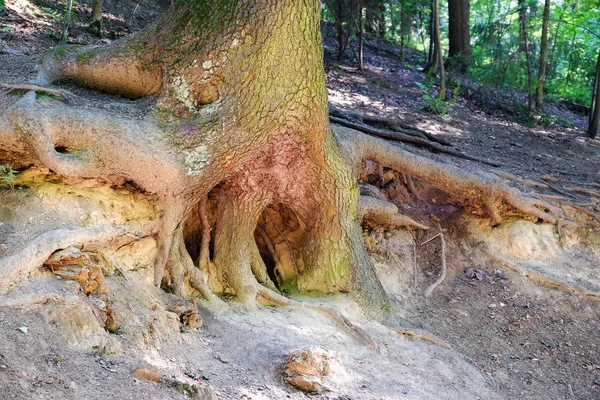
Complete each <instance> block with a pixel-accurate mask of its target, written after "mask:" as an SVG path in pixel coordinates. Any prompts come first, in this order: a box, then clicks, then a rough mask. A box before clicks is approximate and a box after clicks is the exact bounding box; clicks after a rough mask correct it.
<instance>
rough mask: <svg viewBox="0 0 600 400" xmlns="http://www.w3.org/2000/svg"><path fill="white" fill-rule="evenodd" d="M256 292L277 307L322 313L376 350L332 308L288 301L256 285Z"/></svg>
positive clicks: (366, 337)
mask: <svg viewBox="0 0 600 400" xmlns="http://www.w3.org/2000/svg"><path fill="white" fill-rule="evenodd" d="M256 292H257V296H259V297H261V298H263V299H264V300H266V301H268V302H270V303H273V304H275V305H278V306H285V307H296V308H308V309H310V310H314V311H318V312H321V313H324V314H326V315H327V316H329V317H330V318H331V319H332V320H333V321H334V322H335V323H336V324H338V325H339V326H340V327H341V328H343V329H344V330H346V331H347V332H349V333H350V334H351V335H352V336H354V337H356V338H357V339H359V340H360V342H361V343H363V344H364V345H366V346H368V347H370V348H372V349H374V350H376V349H377V343H375V342H374V341H373V339H371V337H370V336H369V335H368V334H367V333H366V332H365V331H364V330H362V329H361V328H360V327H359V326H357V325H356V324H354V323H353V322H352V321H350V320H349V319H348V318H346V317H345V316H344V315H342V314H341V313H340V312H339V311H337V310H335V309H333V308H329V307H324V306H317V305H314V304H306V303H300V302H297V301H294V300H291V299H288V298H287V297H285V296H282V295H280V294H278V293H275V292H273V291H272V290H270V289H267V288H265V287H264V286H261V285H257V290H256Z"/></svg>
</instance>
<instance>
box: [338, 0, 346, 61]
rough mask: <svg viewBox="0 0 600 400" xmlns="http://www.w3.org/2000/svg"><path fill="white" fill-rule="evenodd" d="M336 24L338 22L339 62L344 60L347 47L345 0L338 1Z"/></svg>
mask: <svg viewBox="0 0 600 400" xmlns="http://www.w3.org/2000/svg"><path fill="white" fill-rule="evenodd" d="M336 15H337V17H336V22H337V40H338V56H337V59H338V61H342V60H343V59H344V50H345V49H346V45H345V44H344V26H343V25H342V21H343V20H344V0H337V7H336Z"/></svg>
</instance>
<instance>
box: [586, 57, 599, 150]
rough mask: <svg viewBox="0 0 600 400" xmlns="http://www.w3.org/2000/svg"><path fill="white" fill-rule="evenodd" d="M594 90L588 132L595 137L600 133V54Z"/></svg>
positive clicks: (591, 136)
mask: <svg viewBox="0 0 600 400" xmlns="http://www.w3.org/2000/svg"><path fill="white" fill-rule="evenodd" d="M593 87H594V88H593V90H592V109H591V110H590V118H589V125H588V131H587V134H588V136H589V137H590V138H592V139H595V138H596V135H597V134H598V126H600V107H599V105H600V54H599V55H598V62H597V64H596V77H595V78H594V86H593Z"/></svg>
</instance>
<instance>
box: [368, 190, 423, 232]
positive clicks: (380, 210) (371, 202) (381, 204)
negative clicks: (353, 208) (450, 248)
mask: <svg viewBox="0 0 600 400" xmlns="http://www.w3.org/2000/svg"><path fill="white" fill-rule="evenodd" d="M360 211H361V214H362V220H363V223H364V224H366V225H368V226H371V227H377V226H383V227H387V228H392V229H393V228H399V227H415V228H418V229H429V227H428V226H427V225H423V224H420V223H418V222H417V221H415V220H413V219H412V218H410V217H407V216H406V215H402V214H399V213H398V207H397V206H396V205H395V204H392V203H390V202H387V201H384V200H379V199H376V198H374V197H371V196H360Z"/></svg>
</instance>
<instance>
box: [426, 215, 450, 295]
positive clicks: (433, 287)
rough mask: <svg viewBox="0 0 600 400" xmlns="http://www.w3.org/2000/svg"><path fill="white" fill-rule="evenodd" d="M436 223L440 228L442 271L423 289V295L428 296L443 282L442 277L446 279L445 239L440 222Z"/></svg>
mask: <svg viewBox="0 0 600 400" xmlns="http://www.w3.org/2000/svg"><path fill="white" fill-rule="evenodd" d="M436 224H437V226H438V229H439V230H440V233H439V235H438V236H439V237H440V243H441V244H442V273H441V274H440V276H439V278H437V280H436V281H435V282H433V283H432V284H431V285H429V287H428V288H427V289H426V290H425V297H429V295H430V294H431V292H433V291H434V290H435V288H436V287H438V286H439V285H440V284H441V283H442V282H444V279H446V240H444V234H443V233H442V227H441V226H440V223H439V222H436Z"/></svg>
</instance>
